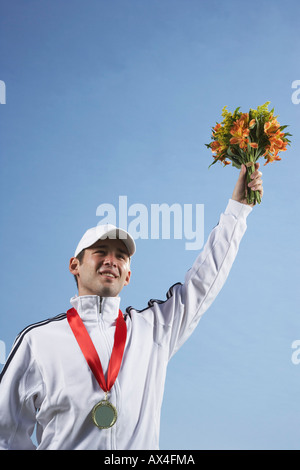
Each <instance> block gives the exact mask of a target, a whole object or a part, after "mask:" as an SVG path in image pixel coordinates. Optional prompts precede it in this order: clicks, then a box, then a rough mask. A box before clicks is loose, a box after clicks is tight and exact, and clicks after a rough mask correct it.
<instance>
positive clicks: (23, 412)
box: [0, 335, 42, 450]
mask: <svg viewBox="0 0 300 470" xmlns="http://www.w3.org/2000/svg"><path fill="white" fill-rule="evenodd" d="M41 389H42V380H41V374H40V372H39V370H38V368H37V367H36V363H35V361H34V359H33V357H32V355H31V350H30V346H29V344H28V343H27V340H26V337H24V336H22V335H19V337H18V338H17V340H16V341H15V343H14V346H13V349H12V351H11V353H10V355H9V357H8V359H7V362H6V364H5V366H4V368H3V370H2V372H1V374H0V449H2V450H34V449H35V445H34V444H33V442H32V440H31V435H32V433H33V430H34V426H35V421H36V419H35V418H36V412H37V407H38V404H37V401H38V396H39V392H40V391H41Z"/></svg>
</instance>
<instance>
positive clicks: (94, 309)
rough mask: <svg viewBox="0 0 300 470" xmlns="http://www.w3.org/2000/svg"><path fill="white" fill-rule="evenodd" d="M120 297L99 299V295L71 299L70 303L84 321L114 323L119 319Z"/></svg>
mask: <svg viewBox="0 0 300 470" xmlns="http://www.w3.org/2000/svg"><path fill="white" fill-rule="evenodd" d="M120 300H121V299H120V297H99V296H98V295H82V296H77V295H75V296H74V297H72V298H71V300H70V302H71V305H72V307H74V308H75V309H76V310H77V312H78V314H79V315H80V317H81V319H82V320H83V321H96V322H97V321H99V318H100V316H102V318H103V320H104V321H108V322H113V321H114V320H116V319H117V317H118V313H119V308H120Z"/></svg>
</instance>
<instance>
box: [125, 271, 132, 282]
mask: <svg viewBox="0 0 300 470" xmlns="http://www.w3.org/2000/svg"><path fill="white" fill-rule="evenodd" d="M130 276H131V271H128V273H127V276H126V278H125V282H124V286H128V284H129V282H130Z"/></svg>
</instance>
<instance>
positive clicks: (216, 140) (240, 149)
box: [205, 101, 291, 204]
mask: <svg viewBox="0 0 300 470" xmlns="http://www.w3.org/2000/svg"><path fill="white" fill-rule="evenodd" d="M269 104H270V102H269V101H267V102H266V103H265V104H263V105H262V106H258V107H257V109H250V110H249V112H248V113H242V112H240V108H237V109H236V110H235V111H234V112H233V113H230V112H229V111H227V109H226V108H227V106H225V107H224V108H223V111H222V117H223V121H222V122H221V123H217V124H216V126H215V127H213V128H212V142H210V143H209V144H205V145H206V147H208V148H210V149H211V151H212V153H213V157H214V161H213V163H212V164H211V165H214V164H215V163H216V162H217V161H220V162H221V163H223V164H224V165H229V164H230V161H231V163H232V165H233V166H235V167H237V168H240V167H241V165H242V164H244V165H245V166H246V168H247V176H246V178H247V202H248V204H256V203H258V204H260V202H261V197H260V193H259V191H252V190H251V189H250V188H248V183H249V182H250V181H251V175H252V173H253V172H254V170H255V162H256V161H257V160H258V159H259V158H260V157H264V158H265V159H266V162H265V165H266V164H267V163H269V162H273V161H275V160H281V158H280V157H279V152H283V151H285V150H286V148H287V145H290V140H289V139H288V137H289V136H290V135H291V134H289V133H287V132H283V130H284V129H285V128H286V127H287V126H281V125H280V124H279V122H278V121H277V116H274V109H272V110H271V111H268V106H269ZM211 165H210V166H211Z"/></svg>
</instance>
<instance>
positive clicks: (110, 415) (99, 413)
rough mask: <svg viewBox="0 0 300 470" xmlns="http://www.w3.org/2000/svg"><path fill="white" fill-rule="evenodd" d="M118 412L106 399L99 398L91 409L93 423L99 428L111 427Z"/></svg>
mask: <svg viewBox="0 0 300 470" xmlns="http://www.w3.org/2000/svg"><path fill="white" fill-rule="evenodd" d="M117 417H118V413H117V410H116V408H115V407H114V405H112V404H111V403H110V402H109V401H108V400H107V399H105V400H101V401H100V402H99V403H97V405H95V406H94V408H93V410H92V418H93V421H94V424H95V425H96V426H97V427H98V428H100V429H108V428H111V427H112V426H113V425H114V424H115V422H116V421H117Z"/></svg>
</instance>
